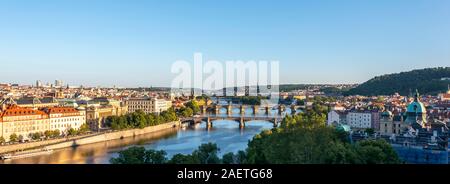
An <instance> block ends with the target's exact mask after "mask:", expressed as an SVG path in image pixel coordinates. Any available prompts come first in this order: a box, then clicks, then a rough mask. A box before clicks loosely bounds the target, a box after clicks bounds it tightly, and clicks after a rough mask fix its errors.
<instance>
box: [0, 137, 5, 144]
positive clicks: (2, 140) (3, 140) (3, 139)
mask: <svg viewBox="0 0 450 184" xmlns="http://www.w3.org/2000/svg"><path fill="white" fill-rule="evenodd" d="M5 142H6V140H5V138H3V137H0V145H2V144H5Z"/></svg>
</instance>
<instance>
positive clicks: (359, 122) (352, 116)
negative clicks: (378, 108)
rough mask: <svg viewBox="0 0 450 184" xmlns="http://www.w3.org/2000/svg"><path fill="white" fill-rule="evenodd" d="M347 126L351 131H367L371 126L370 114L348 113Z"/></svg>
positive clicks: (363, 112)
mask: <svg viewBox="0 0 450 184" xmlns="http://www.w3.org/2000/svg"><path fill="white" fill-rule="evenodd" d="M347 124H348V125H349V126H350V127H351V128H352V129H368V128H373V126H372V112H369V111H350V112H349V113H348V115H347Z"/></svg>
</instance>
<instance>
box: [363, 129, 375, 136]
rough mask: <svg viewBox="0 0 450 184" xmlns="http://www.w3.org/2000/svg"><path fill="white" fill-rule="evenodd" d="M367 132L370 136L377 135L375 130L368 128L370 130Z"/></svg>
mask: <svg viewBox="0 0 450 184" xmlns="http://www.w3.org/2000/svg"><path fill="white" fill-rule="evenodd" d="M365 132H366V133H367V134H368V135H373V134H375V130H374V129H373V128H368V129H366V130H365Z"/></svg>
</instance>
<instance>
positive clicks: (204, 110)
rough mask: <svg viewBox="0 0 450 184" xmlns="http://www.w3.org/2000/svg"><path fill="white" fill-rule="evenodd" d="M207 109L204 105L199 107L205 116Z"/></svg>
mask: <svg viewBox="0 0 450 184" xmlns="http://www.w3.org/2000/svg"><path fill="white" fill-rule="evenodd" d="M206 109H207V107H206V106H205V105H202V106H201V110H202V114H206Z"/></svg>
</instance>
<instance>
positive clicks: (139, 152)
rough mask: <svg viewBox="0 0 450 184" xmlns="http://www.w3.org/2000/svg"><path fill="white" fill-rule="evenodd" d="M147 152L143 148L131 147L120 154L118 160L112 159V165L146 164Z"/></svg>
mask: <svg viewBox="0 0 450 184" xmlns="http://www.w3.org/2000/svg"><path fill="white" fill-rule="evenodd" d="M145 157H146V151H145V148H143V147H131V148H129V149H126V150H123V151H120V152H119V157H118V158H111V160H110V162H111V163H112V164H144V163H145Z"/></svg>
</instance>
